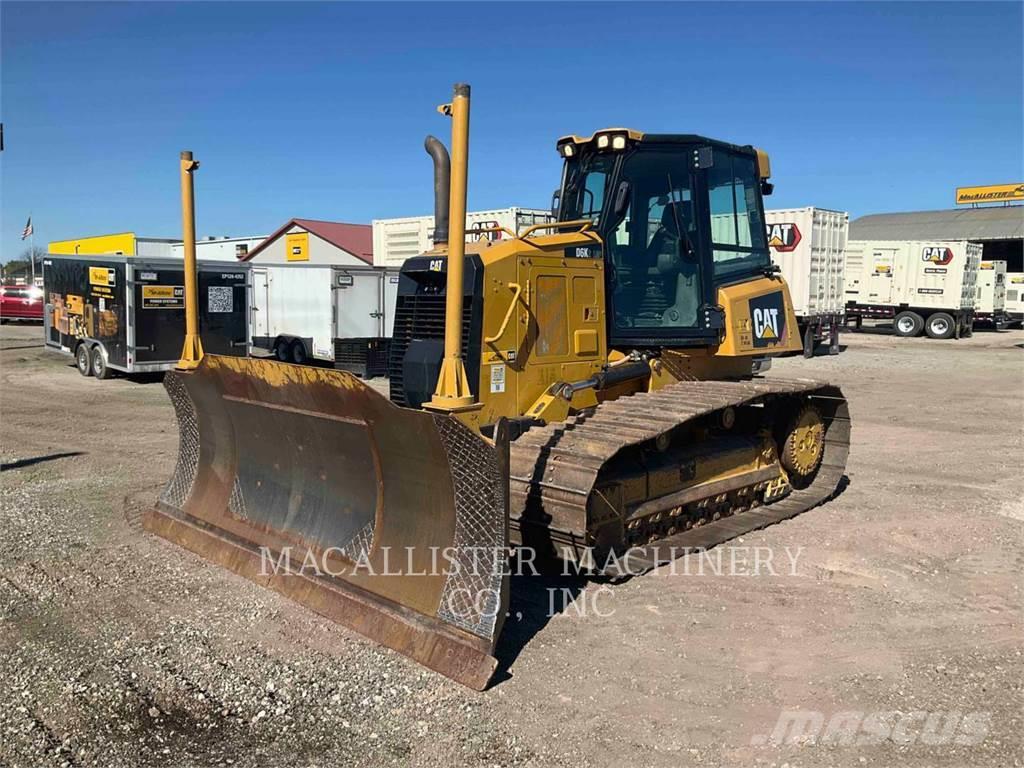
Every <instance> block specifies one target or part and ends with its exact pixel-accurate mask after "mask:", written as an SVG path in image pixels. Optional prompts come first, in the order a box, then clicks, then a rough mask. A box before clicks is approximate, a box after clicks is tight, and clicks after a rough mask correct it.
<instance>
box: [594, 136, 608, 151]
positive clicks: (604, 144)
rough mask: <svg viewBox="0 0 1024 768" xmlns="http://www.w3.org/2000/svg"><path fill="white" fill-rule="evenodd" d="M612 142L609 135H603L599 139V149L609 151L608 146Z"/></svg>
mask: <svg viewBox="0 0 1024 768" xmlns="http://www.w3.org/2000/svg"><path fill="white" fill-rule="evenodd" d="M610 142H611V139H610V138H609V137H608V136H607V135H605V134H602V135H601V136H598V137H597V148H598V149H608V144H609V143H610Z"/></svg>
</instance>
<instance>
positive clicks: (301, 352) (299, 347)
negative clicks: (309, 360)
mask: <svg viewBox="0 0 1024 768" xmlns="http://www.w3.org/2000/svg"><path fill="white" fill-rule="evenodd" d="M291 353H292V355H291V357H292V362H293V363H295V364H296V365H305V363H306V345H305V344H304V343H302V341H293V342H292V348H291Z"/></svg>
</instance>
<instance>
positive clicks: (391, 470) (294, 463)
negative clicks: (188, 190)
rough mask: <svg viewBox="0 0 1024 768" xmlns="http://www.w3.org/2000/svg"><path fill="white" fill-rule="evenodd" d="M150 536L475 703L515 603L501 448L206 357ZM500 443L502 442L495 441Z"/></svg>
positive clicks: (336, 381)
mask: <svg viewBox="0 0 1024 768" xmlns="http://www.w3.org/2000/svg"><path fill="white" fill-rule="evenodd" d="M164 386H165V387H166V388H167V391H168V393H169V394H170V397H171V400H172V402H173V403H174V408H175V411H176V413H177V417H178V426H179V429H180V431H181V439H180V447H179V455H178V462H177V467H176V468H175V471H174V476H173V477H172V478H171V481H170V482H169V483H168V485H167V487H166V489H165V490H164V492H163V494H162V496H161V497H160V500H159V502H158V503H157V506H156V508H155V509H154V510H152V511H151V512H150V513H149V514H148V515H147V516H146V521H145V524H146V527H147V529H148V530H150V531H152V532H154V533H156V534H158V535H160V536H163V537H164V538H167V539H169V540H171V541H173V542H175V543H177V544H179V545H181V546H183V547H186V548H188V549H190V550H192V551H193V552H196V553H198V554H199V555H202V556H203V557H205V558H208V559H209V560H212V561H215V562H217V563H219V564H220V565H223V566H225V567H227V568H230V569H231V570H233V571H235V572H236V573H239V574H241V575H243V576H245V577H247V578H249V579H252V580H253V581H256V582H258V583H260V584H263V585H264V586H267V587H269V588H271V589H274V590H276V591H278V592H280V593H282V594H284V595H286V596H288V597H290V598H292V599H294V600H296V601H298V602H300V603H302V604H303V605H306V606H308V607H309V608H311V609H313V610H314V611H316V612H318V613H321V614H323V615H324V616H327V617H328V618H330V619H333V620H334V621H337V622H339V623H340V624H343V625H345V626H347V627H350V628H352V629H354V630H356V631H357V632H360V633H362V634H363V635H365V636H366V637H368V638H370V639H372V640H375V641H377V642H379V643H381V644H383V645H386V646H388V647H389V648H393V649H394V650H396V651H399V652H400V653H403V654H405V655H406V656H409V657H410V658H412V659H414V660H416V661H418V662H420V663H421V664H424V665H425V666H427V667H430V668H431V669H434V670H436V671H438V672H440V673H441V674H444V675H447V676H448V677H451V678H453V679H455V680H457V681H459V682H460V683H463V684H464V685H467V686H469V687H471V688H475V689H477V690H482V689H484V688H485V687H486V686H487V683H488V681H489V679H490V677H491V675H492V673H493V671H494V669H495V667H496V664H497V662H496V660H495V659H494V656H493V653H494V646H495V642H496V640H497V637H498V633H499V632H500V631H501V625H502V621H503V619H504V617H505V611H506V608H507V602H508V572H507V554H508V550H507V547H508V466H507V460H508V453H507V451H508V442H507V439H505V438H499V439H497V440H496V445H491V444H490V443H488V442H487V441H485V440H484V439H483V438H482V437H480V436H479V435H478V434H476V433H475V432H473V431H472V430H470V429H469V428H468V427H466V426H465V425H463V424H462V423H461V422H459V421H458V420H456V419H454V418H452V417H451V416H447V415H441V414H436V413H428V412H425V411H415V410H409V409H404V408H399V407H398V406H395V405H394V404H393V403H391V402H390V401H388V400H387V399H386V398H384V397H382V396H381V395H380V394H378V393H377V392H375V391H374V390H372V389H370V388H369V387H367V386H366V385H365V384H363V383H362V382H361V381H360V380H359V379H357V378H356V377H354V376H352V375H350V374H348V373H344V372H341V371H334V370H326V369H322V368H313V367H306V366H297V365H288V364H284V363H278V362H272V361H267V360H260V359H245V358H237V357H222V356H217V355H206V356H205V357H204V358H203V359H202V362H201V363H200V365H199V366H198V367H197V368H196V369H195V370H193V371H190V372H180V371H172V372H170V373H168V374H167V377H166V379H165V382H164ZM499 431H502V430H499Z"/></svg>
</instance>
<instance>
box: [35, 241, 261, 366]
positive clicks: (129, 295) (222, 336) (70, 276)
mask: <svg viewBox="0 0 1024 768" xmlns="http://www.w3.org/2000/svg"><path fill="white" fill-rule="evenodd" d="M182 266H183V265H182V262H181V260H180V259H171V258H162V259H153V258H146V257H143V256H115V255H106V254H104V255H99V256H66V255H58V254H48V255H47V256H46V257H45V258H44V259H43V301H44V306H43V334H44V339H45V343H46V346H48V347H50V348H52V349H55V350H59V351H61V352H63V353H65V354H68V355H72V356H74V357H75V361H76V363H77V365H78V370H79V373H81V374H82V375H83V376H88V375H90V374H93V375H95V376H96V377H97V378H101V379H104V378H109V377H110V375H111V374H112V372H113V371H122V372H124V373H142V372H152V371H166V370H170V369H171V368H173V367H174V366H175V365H177V363H178V360H179V359H180V357H181V350H182V347H183V345H184V342H185V276H184V271H183V269H182ZM198 272H199V281H198V282H199V286H198V287H199V334H200V338H201V339H202V343H203V350H204V351H206V352H210V353H213V354H218V355H245V354H246V346H247V331H248V323H249V307H248V275H249V269H248V267H247V266H246V265H239V264H230V265H226V264H223V263H218V262H198Z"/></svg>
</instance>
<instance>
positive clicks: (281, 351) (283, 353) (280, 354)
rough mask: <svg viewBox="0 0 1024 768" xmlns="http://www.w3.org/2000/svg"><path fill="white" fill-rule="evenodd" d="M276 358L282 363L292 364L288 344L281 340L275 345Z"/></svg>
mask: <svg viewBox="0 0 1024 768" xmlns="http://www.w3.org/2000/svg"><path fill="white" fill-rule="evenodd" d="M274 357H276V358H277V359H278V360H279V361H280V362H282V363H290V362H291V359H292V357H291V354H290V352H289V349H288V342H287V341H284V340H281V341H279V342H277V344H275V345H274Z"/></svg>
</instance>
